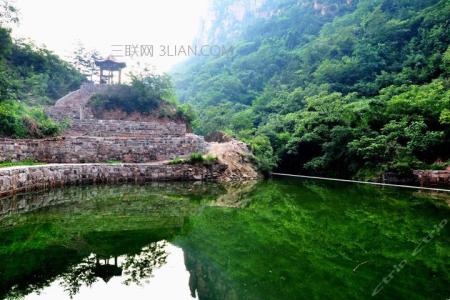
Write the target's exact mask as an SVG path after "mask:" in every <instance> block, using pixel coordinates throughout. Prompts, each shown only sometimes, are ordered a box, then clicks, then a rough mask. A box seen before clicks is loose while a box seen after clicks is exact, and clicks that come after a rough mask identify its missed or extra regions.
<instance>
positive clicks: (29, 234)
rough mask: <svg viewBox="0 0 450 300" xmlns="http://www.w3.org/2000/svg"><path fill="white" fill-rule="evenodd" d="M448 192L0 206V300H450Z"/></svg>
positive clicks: (196, 195) (162, 192)
mask: <svg viewBox="0 0 450 300" xmlns="http://www.w3.org/2000/svg"><path fill="white" fill-rule="evenodd" d="M449 199H450V195H449V194H446V193H438V192H428V191H421V190H415V189H411V190H408V189H401V188H391V187H385V188H382V187H376V186H369V185H364V184H352V183H337V182H327V181H318V180H306V179H285V178H276V179H272V180H268V181H263V182H259V183H246V184H241V185H227V186H223V185H218V184H205V183H203V184H200V183H158V184H149V185H143V186H139V185H122V186H85V187H68V188H64V189H55V190H52V191H47V192H39V193H32V194H27V195H19V196H15V197H10V198H3V199H1V200H0V299H58V300H59V299H130V300H131V299H164V300H166V299H176V300H178V299H258V300H259V299H277V300H279V299H346V300H348V299H409V300H412V299H440V300H445V299H449V298H450V238H449V237H450V235H449V232H450V224H447V220H448V219H450V210H449V203H450V201H449Z"/></svg>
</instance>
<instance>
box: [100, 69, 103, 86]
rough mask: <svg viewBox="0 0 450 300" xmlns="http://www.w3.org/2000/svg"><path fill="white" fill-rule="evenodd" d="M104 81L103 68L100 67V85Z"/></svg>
mask: <svg viewBox="0 0 450 300" xmlns="http://www.w3.org/2000/svg"><path fill="white" fill-rule="evenodd" d="M102 81H103V68H102V67H100V84H102Z"/></svg>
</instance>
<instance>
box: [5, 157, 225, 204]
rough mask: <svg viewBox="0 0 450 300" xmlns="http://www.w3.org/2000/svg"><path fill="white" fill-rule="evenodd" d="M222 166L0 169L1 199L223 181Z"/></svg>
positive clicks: (104, 165) (159, 164)
mask: <svg viewBox="0 0 450 300" xmlns="http://www.w3.org/2000/svg"><path fill="white" fill-rule="evenodd" d="M226 169H227V166H226V165H224V164H221V163H214V164H211V165H204V164H180V165H171V164H168V163H167V162H155V163H144V164H108V163H92V164H48V165H36V166H16V167H8V168H1V169H0V196H7V195H11V194H15V193H20V192H26V191H32V190H41V189H47V188H53V187H59V186H67V185H76V184H96V183H111V184H114V183H123V182H133V183H145V182H152V181H220V180H221V176H222V175H223V173H224V171H225V170H226Z"/></svg>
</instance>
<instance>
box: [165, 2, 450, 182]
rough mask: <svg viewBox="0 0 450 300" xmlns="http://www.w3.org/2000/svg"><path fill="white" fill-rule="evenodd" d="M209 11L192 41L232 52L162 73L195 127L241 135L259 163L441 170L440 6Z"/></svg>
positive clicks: (444, 114)
mask: <svg viewBox="0 0 450 300" xmlns="http://www.w3.org/2000/svg"><path fill="white" fill-rule="evenodd" d="M212 10H213V11H212V13H211V14H210V15H211V16H212V17H211V19H210V20H208V21H207V22H205V24H206V25H205V30H206V32H203V33H201V34H200V36H199V40H202V41H205V40H207V41H208V42H209V43H215V44H217V43H219V44H221V43H223V44H227V45H234V47H235V51H234V53H233V55H229V56H224V57H216V58H214V57H200V58H193V59H191V60H190V61H189V62H187V63H185V64H184V65H182V66H179V67H178V68H177V69H176V70H175V71H174V72H173V75H174V76H175V79H176V87H177V91H178V94H179V96H180V99H181V101H183V102H186V103H190V104H192V105H193V106H194V107H195V108H196V110H197V111H198V116H199V120H198V124H197V131H198V132H199V133H202V134H207V133H209V132H212V131H216V130H225V131H227V132H229V133H231V134H233V135H235V136H237V137H239V138H241V139H244V140H246V141H248V142H249V143H250V144H251V145H252V147H253V149H254V152H255V153H256V155H257V159H258V163H259V164H260V166H261V167H262V168H263V169H265V170H271V169H273V168H277V169H278V170H282V171H286V172H297V173H310V174H325V175H328V176H342V177H353V178H364V179H367V178H373V177H376V176H378V175H379V174H381V172H383V171H386V170H393V171H396V172H409V170H410V169H413V168H443V167H444V166H446V164H447V162H446V161H447V160H448V159H449V156H450V89H449V88H450V80H449V75H450V47H449V45H450V2H449V1H447V0H359V1H356V0H283V1H279V0H278V1H277V0H259V1H252V0H238V1H226V0H216V1H214V5H213V6H212ZM233 24H235V25H233ZM236 24H237V25H236Z"/></svg>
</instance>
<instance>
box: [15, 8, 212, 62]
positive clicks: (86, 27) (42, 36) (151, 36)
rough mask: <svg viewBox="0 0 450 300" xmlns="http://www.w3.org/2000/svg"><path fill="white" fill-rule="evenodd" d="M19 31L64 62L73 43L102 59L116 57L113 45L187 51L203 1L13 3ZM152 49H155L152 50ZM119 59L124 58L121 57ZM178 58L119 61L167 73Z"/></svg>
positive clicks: (202, 10) (73, 45)
mask: <svg viewBox="0 0 450 300" xmlns="http://www.w3.org/2000/svg"><path fill="white" fill-rule="evenodd" d="M15 3H16V6H17V7H18V8H19V10H20V25H19V27H18V28H15V29H14V30H13V32H14V35H15V36H16V37H25V38H31V39H32V40H33V41H35V43H36V44H37V45H43V44H44V45H46V47H47V48H48V49H50V50H52V51H54V52H56V53H57V54H59V55H61V56H63V57H68V56H70V55H71V53H72V52H73V49H74V47H75V45H76V44H77V41H81V42H82V43H83V44H84V45H85V46H86V48H88V49H90V48H95V49H98V50H100V52H101V53H102V54H104V55H109V54H112V53H113V51H112V50H113V49H114V50H119V52H115V53H116V54H120V51H121V49H124V47H112V45H128V44H138V45H155V47H159V45H166V44H171V45H174V44H176V45H189V44H191V42H192V40H193V38H194V36H195V34H196V33H197V31H198V28H199V25H200V20H201V18H202V17H203V16H204V15H205V14H206V11H207V3H208V0H191V1H187V0H146V1H145V0H120V1H119V0H58V1H55V0H16V1H15ZM155 49H156V48H155ZM123 54H124V53H123ZM183 59H184V58H183V57H167V56H166V57H161V56H159V55H154V57H153V58H152V57H149V56H145V57H140V58H136V57H135V58H134V59H133V60H130V59H129V57H128V58H127V59H122V60H124V61H126V62H127V63H128V65H132V64H134V63H135V62H136V61H138V60H139V61H141V62H142V63H149V64H151V65H154V66H156V67H157V69H158V71H168V70H169V69H170V67H172V66H173V65H174V64H176V63H177V62H179V61H181V60H183Z"/></svg>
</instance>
